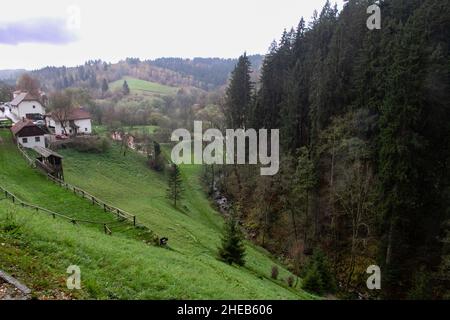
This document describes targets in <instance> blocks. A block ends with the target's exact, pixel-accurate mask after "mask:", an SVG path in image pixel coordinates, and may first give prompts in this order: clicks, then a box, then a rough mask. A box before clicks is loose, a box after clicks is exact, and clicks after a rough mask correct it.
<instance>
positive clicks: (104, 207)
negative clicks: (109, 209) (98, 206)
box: [103, 203, 106, 212]
mask: <svg viewBox="0 0 450 320" xmlns="http://www.w3.org/2000/svg"><path fill="white" fill-rule="evenodd" d="M103 211H104V212H106V204H105V203H104V204H103Z"/></svg>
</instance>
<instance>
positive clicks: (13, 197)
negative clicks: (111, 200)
mask: <svg viewBox="0 0 450 320" xmlns="http://www.w3.org/2000/svg"><path fill="white" fill-rule="evenodd" d="M0 192H1V193H2V194H3V195H4V196H5V198H6V199H9V200H11V201H12V202H13V203H14V204H17V205H20V206H22V207H23V208H30V209H33V210H36V212H44V213H47V214H49V215H51V216H52V217H53V218H56V217H58V218H62V219H64V220H67V221H69V222H71V223H73V224H74V225H76V224H79V223H86V224H93V225H103V230H104V232H105V234H108V235H111V234H112V232H111V229H110V227H111V226H113V225H117V224H118V222H117V221H116V222H101V221H92V220H86V219H76V218H73V217H69V216H66V215H64V214H61V213H58V212H55V211H52V210H49V209H46V208H42V207H39V206H36V205H34V204H30V203H27V202H25V201H23V200H21V199H20V198H18V197H17V196H16V195H14V194H13V193H12V192H9V191H8V190H6V189H5V188H3V187H2V186H0ZM119 223H122V222H119Z"/></svg>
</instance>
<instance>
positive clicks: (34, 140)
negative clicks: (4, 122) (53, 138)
mask: <svg viewBox="0 0 450 320" xmlns="http://www.w3.org/2000/svg"><path fill="white" fill-rule="evenodd" d="M11 132H12V134H13V137H14V141H15V142H16V143H17V144H18V145H21V146H22V147H24V148H30V149H32V148H34V147H43V148H45V135H46V131H45V129H44V128H42V127H40V126H38V125H36V124H34V123H33V121H31V120H28V119H25V120H21V121H19V122H17V123H16V124H14V125H13V126H12V127H11Z"/></svg>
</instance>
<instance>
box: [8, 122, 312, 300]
mask: <svg viewBox="0 0 450 320" xmlns="http://www.w3.org/2000/svg"><path fill="white" fill-rule="evenodd" d="M0 136H1V137H2V138H3V143H1V144H0V185H2V186H4V187H6V188H8V189H10V190H11V191H12V192H15V193H16V194H17V195H18V196H20V197H23V198H24V200H27V201H30V202H33V203H36V204H39V205H41V206H44V207H48V208H50V209H54V210H57V211H58V212H63V213H67V214H71V215H76V216H80V217H85V216H89V217H90V218H91V219H107V218H108V217H109V218H111V217H110V216H109V215H108V214H106V213H103V212H102V211H101V210H99V209H98V208H95V207H93V206H91V205H90V204H89V203H88V202H87V201H85V200H82V199H80V198H78V197H76V196H74V195H73V194H71V193H70V192H68V191H66V190H63V189H61V188H59V187H57V186H55V185H53V184H52V183H50V182H49V181H47V180H46V179H45V178H44V177H43V176H41V175H40V174H38V173H36V172H35V171H34V170H32V169H30V168H28V167H27V166H26V164H25V162H24V161H23V159H22V158H21V157H20V155H19V154H18V153H17V151H16V150H15V148H14V146H12V144H11V143H10V138H9V132H7V131H4V130H3V131H1V130H0ZM62 154H63V155H64V157H65V158H64V169H65V176H66V180H67V181H68V182H69V183H72V184H74V185H78V186H80V187H82V188H84V189H86V190H87V191H89V192H90V193H92V194H94V195H96V196H98V197H99V198H102V199H103V200H106V201H107V202H110V203H111V204H113V205H116V206H118V207H120V208H122V209H124V210H126V211H129V212H131V213H133V214H136V215H137V217H138V221H139V222H140V223H143V224H145V225H146V226H148V227H149V228H150V229H151V230H153V231H155V232H156V233H157V234H158V235H160V236H167V237H168V238H169V249H163V248H159V247H155V246H149V245H147V244H145V243H143V242H142V241H138V240H137V239H138V237H136V236H135V235H134V234H131V235H130V234H129V233H128V232H126V231H122V230H118V231H117V232H113V235H112V236H107V235H104V234H103V233H102V232H101V231H99V230H97V229H96V228H90V227H86V226H84V225H81V226H73V225H71V224H70V223H67V222H65V221H62V220H59V219H52V218H50V217H48V216H45V215H43V214H39V213H33V212H32V211H30V210H27V209H22V208H20V207H17V206H16V207H14V208H11V204H9V203H8V202H7V201H6V200H0V220H2V219H3V220H4V217H5V215H6V212H7V211H11V210H13V211H15V215H16V216H18V219H19V220H20V221H21V223H22V224H23V226H22V228H21V231H20V235H18V236H15V237H10V236H9V235H8V234H6V233H2V232H1V231H0V236H1V237H2V238H1V239H0V242H2V243H6V245H5V246H4V247H5V248H7V250H0V269H4V270H5V271H7V272H11V273H15V274H18V275H19V276H21V279H22V278H23V279H24V281H25V280H28V281H29V283H28V282H27V284H30V286H32V287H33V286H34V287H36V288H38V289H39V290H41V291H42V292H45V290H52V289H55V288H57V289H59V290H61V291H64V289H63V288H64V281H62V280H61V279H64V277H65V270H66V268H67V267H68V266H69V265H70V264H77V265H79V266H80V267H81V270H82V287H83V290H82V291H81V292H77V293H76V296H75V297H79V298H124V299H132V298H133V299H140V298H142V299H170V298H175V299H183V298H186V299H311V298H314V297H313V296H311V295H309V294H307V293H305V292H303V291H301V290H300V289H298V288H295V289H293V288H288V287H287V286H286V284H285V281H284V279H285V278H286V277H287V276H288V274H289V273H288V271H287V270H285V269H284V268H282V266H280V265H279V264H278V263H277V262H275V261H273V260H272V259H271V258H270V257H269V255H268V254H267V252H265V251H264V250H262V249H260V248H257V247H254V246H252V245H250V244H247V257H246V260H247V263H246V266H245V267H237V266H234V265H233V266H229V265H227V264H225V263H223V262H221V261H218V260H217V259H216V251H217V250H216V248H217V246H218V245H219V243H220V232H221V227H222V223H223V221H222V218H221V217H220V215H219V214H218V213H217V212H216V211H215V210H214V209H213V208H212V207H211V205H210V203H209V200H208V199H207V198H206V197H205V195H204V192H203V190H202V188H201V187H200V184H199V170H200V169H199V168H198V167H196V166H189V167H183V168H182V173H183V179H184V181H185V188H186V192H185V200H184V201H183V203H182V206H181V208H180V209H175V208H174V207H173V206H172V205H171V204H170V203H169V201H168V200H167V199H166V198H165V190H166V178H165V176H164V174H160V173H156V172H154V171H152V170H150V169H148V168H147V167H146V165H145V159H144V158H143V157H142V156H140V155H139V154H136V153H128V154H127V156H126V157H123V156H122V155H121V154H120V153H119V150H118V147H117V146H113V148H112V150H111V151H109V152H107V153H105V154H100V155H99V154H85V153H83V154H82V153H78V152H75V151H73V150H65V151H63V152H62ZM275 264H277V265H279V268H280V276H279V278H280V280H277V281H275V280H272V279H270V269H271V267H272V266H273V265H275ZM33 270H35V271H36V272H41V270H43V271H42V272H44V273H45V274H48V275H49V276H48V279H49V280H48V281H47V282H48V283H47V284H46V283H44V284H43V283H42V280H39V279H41V278H39V277H37V275H33V276H32V275H31V274H30V273H33ZM44 282H45V281H44Z"/></svg>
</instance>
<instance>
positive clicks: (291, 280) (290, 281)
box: [286, 276, 294, 288]
mask: <svg viewBox="0 0 450 320" xmlns="http://www.w3.org/2000/svg"><path fill="white" fill-rule="evenodd" d="M286 282H287V284H288V286H289V287H290V288H292V287H293V286H294V277H293V276H289V277H287V279H286Z"/></svg>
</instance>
